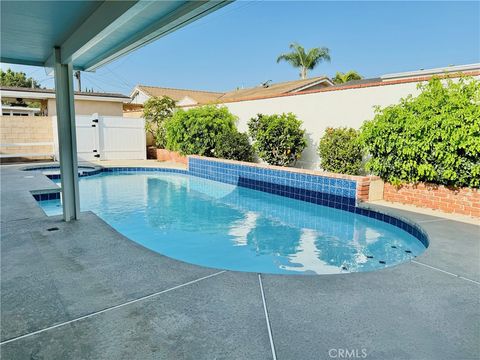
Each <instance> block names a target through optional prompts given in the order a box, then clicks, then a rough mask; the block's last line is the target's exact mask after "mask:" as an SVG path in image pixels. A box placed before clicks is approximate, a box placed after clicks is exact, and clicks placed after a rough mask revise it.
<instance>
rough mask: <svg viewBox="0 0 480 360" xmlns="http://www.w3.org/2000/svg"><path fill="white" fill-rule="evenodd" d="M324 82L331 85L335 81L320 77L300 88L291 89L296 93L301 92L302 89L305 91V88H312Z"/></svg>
mask: <svg viewBox="0 0 480 360" xmlns="http://www.w3.org/2000/svg"><path fill="white" fill-rule="evenodd" d="M322 83H327V84H328V85H329V86H333V85H334V84H333V82H332V81H331V80H330V79H329V78H323V79H319V80H317V81H314V82H312V83H310V84H308V85H305V86H302V87H301V88H298V89H295V90H293V91H290V92H291V93H296V92H300V91H304V90H308V89H309V88H311V87H312V86H317V85H319V84H322Z"/></svg>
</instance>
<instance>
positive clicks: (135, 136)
mask: <svg viewBox="0 0 480 360" xmlns="http://www.w3.org/2000/svg"><path fill="white" fill-rule="evenodd" d="M52 121H53V130H54V134H55V139H54V143H55V155H56V157H57V159H58V158H59V151H58V137H57V117H56V116H53V117H52ZM75 121H76V130H77V154H78V160H79V161H92V160H145V159H146V158H147V155H146V136H145V120H144V119H141V118H140V119H139V118H124V117H121V116H100V115H98V114H93V115H77V116H76V117H75Z"/></svg>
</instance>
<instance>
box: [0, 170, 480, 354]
mask: <svg viewBox="0 0 480 360" xmlns="http://www.w3.org/2000/svg"><path fill="white" fill-rule="evenodd" d="M130 166H132V165H130ZM52 188H55V185H54V184H53V183H52V182H51V181H50V180H48V179H47V178H46V177H44V176H43V175H40V174H35V173H25V172H22V171H20V170H19V167H18V166H2V167H1V230H2V232H1V358H2V360H3V359H272V358H274V357H276V358H277V359H292V360H297V359H329V358H339V357H338V350H337V349H345V350H349V351H351V350H356V351H357V353H358V355H360V356H361V355H362V350H363V349H365V352H366V354H367V357H366V358H367V359H432V360H433V359H435V360H441V359H452V360H453V359H455V360H457V359H458V360H464V359H465V360H466V359H478V356H479V355H478V354H479V353H480V345H479V344H480V341H479V340H480V300H479V299H480V263H479V258H480V226H478V225H474V224H467V223H462V222H457V221H454V220H449V219H444V218H439V217H434V216H431V215H427V214H419V213H414V212H410V211H406V210H398V209H392V208H384V209H383V210H385V211H388V212H390V213H397V214H399V215H402V216H404V217H408V218H411V219H413V220H415V221H417V222H418V223H420V224H421V226H422V227H423V228H424V229H425V230H426V231H427V232H428V234H429V236H430V238H431V244H430V247H429V249H428V250H427V251H426V252H425V253H424V254H423V255H422V256H420V257H418V258H417V259H416V260H415V261H412V262H410V263H406V264H403V265H400V266H396V267H393V268H389V269H386V270H381V271H376V272H369V273H353V274H342V275H320V276H282V275H268V274H267V275H265V274H262V275H258V274H252V273H239V272H232V271H222V270H219V269H209V268H204V267H199V266H194V265H190V264H187V263H183V262H179V261H176V260H173V259H170V258H167V257H165V256H162V255H159V254H157V253H154V252H152V251H150V250H147V249H145V248H143V247H142V246H140V245H137V244H136V243H134V242H132V241H130V240H129V239H127V238H125V237H124V236H122V235H121V234H119V233H118V232H116V231H115V230H114V229H112V228H111V227H110V226H108V225H107V224H106V223H105V222H103V221H102V220H101V219H100V218H98V217H97V216H96V215H95V214H93V213H90V212H86V213H83V214H82V216H81V219H80V220H78V221H76V222H71V223H65V222H63V221H61V218H60V217H47V216H46V215H45V214H44V213H43V211H42V210H41V208H40V207H39V206H38V205H37V203H36V201H35V200H34V198H33V197H32V196H31V194H30V191H31V190H44V189H52ZM370 206H377V207H379V208H380V207H381V206H379V205H370ZM52 228H58V230H55V231H48V229H52ZM262 288H263V292H262ZM332 349H334V351H332ZM332 355H333V356H336V357H333V356H332Z"/></svg>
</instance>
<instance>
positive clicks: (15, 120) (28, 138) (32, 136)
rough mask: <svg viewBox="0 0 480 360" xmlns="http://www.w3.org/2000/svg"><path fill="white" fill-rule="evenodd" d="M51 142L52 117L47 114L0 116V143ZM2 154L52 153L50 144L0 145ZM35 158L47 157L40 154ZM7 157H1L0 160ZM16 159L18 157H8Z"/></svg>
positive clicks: (3, 160)
mask: <svg viewBox="0 0 480 360" xmlns="http://www.w3.org/2000/svg"><path fill="white" fill-rule="evenodd" d="M38 142H53V129H52V118H51V117H48V116H0V143H1V144H18V143H38ZM0 153H2V154H22V153H23V154H42V153H43V154H45V153H53V146H52V145H35V146H7V147H6V146H1V147H0ZM34 158H35V159H48V157H45V156H43V157H42V156H40V157H34ZM8 160H9V159H5V158H4V159H2V162H5V161H8ZM10 160H18V159H10Z"/></svg>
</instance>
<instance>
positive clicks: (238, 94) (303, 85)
mask: <svg viewBox="0 0 480 360" xmlns="http://www.w3.org/2000/svg"><path fill="white" fill-rule="evenodd" d="M318 84H325V85H326V86H332V85H333V83H332V81H331V80H330V79H329V78H328V77H326V76H320V77H315V78H311V79H304V80H294V81H286V82H281V83H274V84H269V85H268V86H267V87H264V86H256V87H253V88H248V89H239V90H234V91H229V92H226V93H221V92H212V91H201V90H188V89H173V88H165V87H157V86H145V85H137V86H136V87H135V89H134V90H133V92H132V94H131V97H132V98H133V96H134V95H135V94H136V92H137V91H142V92H143V93H144V94H145V95H148V96H168V97H170V98H172V99H173V100H175V101H180V100H182V99H184V98H185V97H189V98H191V99H193V100H195V101H196V102H197V103H198V104H202V105H203V104H212V103H221V102H224V101H236V100H241V99H243V98H250V97H256V96H269V95H280V94H286V93H291V92H296V91H303V90H308V89H309V88H310V87H312V86H316V85H318Z"/></svg>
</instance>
